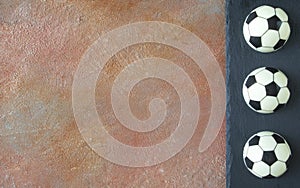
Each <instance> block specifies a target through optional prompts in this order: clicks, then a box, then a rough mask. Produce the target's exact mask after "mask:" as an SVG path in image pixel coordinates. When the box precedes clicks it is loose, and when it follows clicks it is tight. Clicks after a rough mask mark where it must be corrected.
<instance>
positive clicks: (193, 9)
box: [0, 0, 225, 188]
mask: <svg viewBox="0 0 300 188" xmlns="http://www.w3.org/2000/svg"><path fill="white" fill-rule="evenodd" d="M223 6H224V2H223V1H222V0H200V1H199V0H198V1H196V0H189V1H171V0H170V1H155V0H153V1H69V0H54V1H48V0H41V1H37V0H36V1H34V0H32V1H31V0H24V1H20V0H10V1H6V0H0V46H1V47H0V49H1V50H0V75H1V77H0V187H38V186H41V187H209V188H213V187H224V186H225V123H224V125H223V126H222V129H221V131H220V132H219V135H218V137H217V139H216V140H215V142H214V143H213V145H212V146H211V147H210V148H209V149H208V150H207V151H206V152H204V153H199V152H198V145H199V142H200V140H201V137H202V134H203V131H204V127H205V125H206V123H207V121H208V117H209V114H210V110H209V109H210V100H205V99H206V98H209V97H210V91H209V86H208V84H207V81H206V79H205V76H204V75H203V73H202V72H201V70H199V69H198V68H197V67H196V66H195V65H194V64H193V62H192V60H190V59H189V58H188V57H186V56H185V55H184V54H183V53H182V52H180V51H178V50H175V49H173V48H171V47H168V46H163V45H157V44H151V43H150V44H139V45H134V46H131V47H128V48H126V49H124V50H122V51H120V52H119V53H118V54H116V55H115V56H114V57H113V58H112V59H111V60H110V62H111V63H109V64H108V65H107V66H106V67H105V69H104V72H105V74H103V75H100V76H99V82H98V88H101V90H99V91H101V92H99V93H97V95H96V102H97V104H103V103H102V102H103V101H102V100H103V98H101V97H99V96H108V95H109V94H108V93H109V87H108V86H109V83H112V82H113V79H114V78H115V76H116V75H117V74H118V73H119V72H120V71H121V70H122V68H123V65H124V64H123V63H124V62H128V63H130V62H131V61H133V60H135V59H136V58H141V57H147V56H149V55H151V56H159V57H163V58H166V59H170V60H172V61H174V62H176V63H177V64H178V65H180V66H182V67H183V68H184V69H185V71H186V72H188V73H189V75H190V76H191V78H192V80H193V81H194V82H196V83H197V84H196V86H197V90H198V92H199V94H200V99H201V98H202V99H201V100H200V103H201V108H204V109H207V110H206V112H205V113H203V114H201V116H200V121H199V124H198V128H197V130H196V134H194V136H193V138H192V140H191V141H190V142H189V143H188V145H187V146H186V147H185V148H184V149H183V150H182V151H181V152H180V153H178V154H177V155H176V156H174V157H173V158H171V159H170V160H168V161H166V162H164V163H162V164H159V165H156V166H153V167H147V168H128V167H123V166H118V165H115V164H113V163H111V162H109V161H107V160H105V159H103V158H101V157H100V156H98V155H97V154H96V153H95V152H93V151H92V150H91V148H90V147H89V146H88V145H87V144H86V143H85V141H84V140H83V138H82V137H81V135H80V133H79V131H78V129H77V126H76V123H75V119H74V116H73V113H72V103H71V102H72V99H71V95H72V80H73V76H74V72H75V71H76V68H77V66H78V64H79V62H80V58H81V57H82V55H83V53H84V52H85V50H86V49H87V48H88V47H89V46H90V45H91V44H92V43H93V41H95V40H96V39H97V38H98V37H99V36H100V35H101V34H103V33H106V32H107V31H110V30H111V29H113V28H116V27H119V26H121V25H124V24H128V23H132V22H136V21H149V20H156V21H167V22H171V23H174V24H177V25H180V26H182V27H184V28H186V29H188V30H190V31H192V32H193V33H195V34H196V35H198V36H199V37H200V38H201V39H202V40H204V41H205V42H206V43H207V44H208V46H209V47H210V49H211V51H212V52H213V54H214V55H215V56H216V59H217V60H218V62H219V63H220V66H221V67H222V70H223V71H224V69H225V60H224V59H225V58H224V56H225V54H224V46H225V41H224V38H225V37H224V35H225V34H224V10H223V9H224V7H223ZM145 85H147V87H145ZM157 88H159V89H157ZM158 91H161V92H158ZM149 93H150V95H149ZM153 96H159V97H162V98H168V99H167V100H168V101H169V103H168V105H169V107H170V109H171V110H170V112H171V113H170V116H168V118H167V119H166V120H165V122H164V123H163V124H162V127H160V128H159V129H158V131H156V132H151V133H148V134H137V133H135V132H130V131H128V130H126V129H124V128H123V127H122V125H121V124H118V123H114V122H115V119H114V118H112V117H113V116H112V115H111V114H112V113H113V112H111V108H109V107H107V106H105V105H102V106H101V105H99V106H101V108H98V111H99V114H100V115H101V116H102V117H103V119H104V121H106V122H108V123H113V124H114V125H115V126H114V128H112V129H109V130H108V131H109V132H110V133H111V134H112V135H113V136H114V137H116V138H118V139H119V140H122V142H124V143H126V144H130V145H133V146H147V145H152V144H155V143H158V142H160V141H161V140H163V139H164V138H166V137H168V135H169V134H171V132H172V131H173V130H174V129H175V126H174V122H176V121H177V120H178V119H177V118H176V117H178V114H180V111H179V110H178V109H179V108H178V106H179V105H180V103H179V102H178V97H177V95H176V92H174V91H173V90H172V87H171V86H170V85H168V84H167V83H165V82H163V81H160V80H157V79H148V80H144V81H142V82H140V83H139V84H138V85H137V86H136V87H135V88H134V90H133V91H132V94H131V96H130V105H131V108H132V111H133V113H134V114H135V115H136V117H138V118H139V119H146V118H147V117H148V116H149V115H150V114H149V112H148V110H147V108H146V107H147V104H148V102H149V100H150V99H151V98H152V97H153ZM140 98H142V99H143V102H142V103H139V102H137V101H139V99H140ZM203 98H204V100H203ZM104 102H105V100H104ZM120 130H121V131H120ZM160 130H163V131H162V132H160ZM126 131H127V132H126ZM120 133H121V134H120ZM153 137H154V138H153Z"/></svg>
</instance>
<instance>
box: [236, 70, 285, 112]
mask: <svg viewBox="0 0 300 188" xmlns="http://www.w3.org/2000/svg"><path fill="white" fill-rule="evenodd" d="M242 92H243V97H244V100H245V102H246V104H247V105H248V106H249V107H250V108H251V109H252V110H254V111H255V112H258V113H262V114H270V113H273V112H275V111H276V110H278V109H279V108H280V107H282V106H284V105H285V104H286V103H287V102H288V100H289V98H290V90H289V89H288V78H287V77H286V76H285V74H284V73H283V72H281V71H280V70H278V69H275V68H271V67H261V68H258V69H255V70H254V71H252V72H251V73H250V74H249V75H248V76H247V77H246V79H245V81H244V84H243V91H242Z"/></svg>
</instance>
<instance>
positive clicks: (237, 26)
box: [226, 0, 300, 188]
mask: <svg viewBox="0 0 300 188" xmlns="http://www.w3.org/2000/svg"><path fill="white" fill-rule="evenodd" d="M263 4H266V5H272V6H275V7H281V8H283V9H284V10H285V11H286V12H287V13H288V15H289V23H290V26H291V29H292V34H291V36H290V39H289V41H288V42H287V43H286V45H285V46H284V47H283V48H282V49H281V50H279V51H278V52H275V53H269V54H262V53H259V52H256V51H254V50H252V49H251V48H250V47H249V46H248V45H247V44H246V42H245V41H244V38H243V33H242V28H243V22H244V19H245V18H246V16H247V15H248V13H249V12H250V11H251V10H253V9H254V8H256V7H258V6H261V5H263ZM226 12H227V13H226V32H227V34H226V40H227V42H226V53H227V56H226V58H227V66H226V69H227V78H226V82H227V83H226V84H227V91H226V92H227V113H226V116H227V131H226V134H227V143H226V147H227V159H226V160H227V161H226V163H227V168H226V173H227V175H226V176H227V187H228V188H248V187H249V188H277V187H280V188H285V187H287V188H299V187H300V87H299V86H300V1H299V0H227V1H226ZM261 66H270V67H275V68H278V69H280V70H282V71H283V72H284V73H285V74H286V75H287V76H288V78H289V88H290V90H291V98H290V101H289V103H288V104H287V106H286V107H285V108H283V109H280V111H278V112H276V113H274V114H272V115H261V114H258V113H255V112H254V111H252V110H251V109H250V108H248V107H247V105H246V104H245V102H244V100H243V96H242V84H243V81H244V79H245V77H246V76H247V74H248V73H250V72H251V71H252V70H253V69H255V68H257V67H261ZM262 130H271V131H274V132H277V133H279V134H281V135H282V136H284V137H285V138H286V139H287V141H288V142H289V144H290V146H291V149H292V154H293V156H292V159H291V163H290V166H289V169H288V172H287V173H286V174H284V175H283V176H282V177H280V178H276V179H259V178H257V177H255V176H253V175H252V174H251V173H250V172H248V170H247V169H246V168H245V166H244V164H243V159H242V152H243V146H244V143H245V142H246V141H247V139H248V138H249V137H250V136H251V135H253V134H254V133H257V132H259V131H262Z"/></svg>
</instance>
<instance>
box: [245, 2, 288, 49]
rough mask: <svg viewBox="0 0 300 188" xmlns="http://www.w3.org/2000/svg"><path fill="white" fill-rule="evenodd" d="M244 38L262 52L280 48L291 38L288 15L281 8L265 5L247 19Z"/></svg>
mask: <svg viewBox="0 0 300 188" xmlns="http://www.w3.org/2000/svg"><path fill="white" fill-rule="evenodd" d="M243 33H244V38H245V40H246V42H247V43H248V45H249V46H251V48H253V49H254V50H256V51H259V52H262V53H269V52H274V51H277V50H279V49H280V48H281V47H283V46H284V44H285V43H286V41H287V40H288V39H289V36H290V33H291V29H290V25H289V23H288V15H287V14H286V13H285V12H284V10H282V9H281V8H274V7H271V6H267V5H263V6H260V7H258V8H256V9H254V10H253V11H252V12H251V13H250V14H249V15H248V16H247V18H246V19H245V22H244V27H243Z"/></svg>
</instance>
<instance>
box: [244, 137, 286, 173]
mask: <svg viewBox="0 0 300 188" xmlns="http://www.w3.org/2000/svg"><path fill="white" fill-rule="evenodd" d="M291 156H292V153H291V149H290V146H289V144H288V143H287V142H286V140H285V139H284V138H283V137H282V136H280V135H279V134H277V133H274V132H271V131H263V132H259V133H257V134H255V135H253V136H252V137H251V138H250V139H249V140H248V141H247V142H246V144H245V146H244V151H243V159H244V164H245V166H246V167H247V169H248V170H249V171H250V172H251V173H252V174H254V175H255V176H257V177H259V178H275V177H279V176H281V175H283V174H284V173H285V172H286V171H287V168H288V162H289V160H290V158H291Z"/></svg>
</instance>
